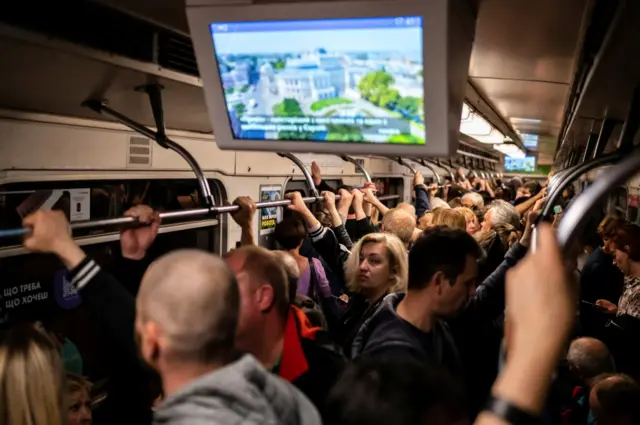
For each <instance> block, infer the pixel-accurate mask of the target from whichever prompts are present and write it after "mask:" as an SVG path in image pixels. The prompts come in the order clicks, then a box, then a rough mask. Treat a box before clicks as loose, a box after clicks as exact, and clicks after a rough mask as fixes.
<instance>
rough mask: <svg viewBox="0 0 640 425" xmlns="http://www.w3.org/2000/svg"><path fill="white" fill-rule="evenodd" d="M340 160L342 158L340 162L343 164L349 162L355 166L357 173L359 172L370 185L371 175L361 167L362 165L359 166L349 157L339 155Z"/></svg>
mask: <svg viewBox="0 0 640 425" xmlns="http://www.w3.org/2000/svg"><path fill="white" fill-rule="evenodd" d="M340 158H342V160H343V161H345V162H350V163H352V164H353V165H355V167H356V168H357V169H358V171H360V172H361V173H362V175H363V176H364V178H365V180H366V181H367V182H369V183H371V175H370V174H369V172H368V171H367V169H366V168H364V167H363V166H362V164H360V163H359V162H358V161H356V160H355V159H353V158H351V157H350V156H346V155H340Z"/></svg>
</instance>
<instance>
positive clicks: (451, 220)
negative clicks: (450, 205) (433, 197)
mask: <svg viewBox="0 0 640 425" xmlns="http://www.w3.org/2000/svg"><path fill="white" fill-rule="evenodd" d="M433 225H434V226H447V227H450V228H452V229H462V230H466V229H467V220H466V219H465V217H464V214H462V213H461V212H458V211H456V210H455V209H449V210H446V209H441V210H439V211H438V214H435V213H434V217H433Z"/></svg>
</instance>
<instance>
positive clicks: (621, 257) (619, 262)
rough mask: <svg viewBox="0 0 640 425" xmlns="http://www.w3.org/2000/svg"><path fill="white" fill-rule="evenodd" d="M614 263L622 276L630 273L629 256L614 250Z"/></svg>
mask: <svg viewBox="0 0 640 425" xmlns="http://www.w3.org/2000/svg"><path fill="white" fill-rule="evenodd" d="M615 255H616V257H615V260H614V263H615V264H616V266H618V268H619V269H620V270H621V271H622V273H624V274H629V273H630V272H631V264H630V263H629V254H627V253H626V252H624V251H621V250H619V249H617V248H616V250H615Z"/></svg>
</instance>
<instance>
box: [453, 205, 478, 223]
mask: <svg viewBox="0 0 640 425" xmlns="http://www.w3.org/2000/svg"><path fill="white" fill-rule="evenodd" d="M453 210H454V211H458V212H459V213H462V215H464V218H465V219H466V220H467V221H469V220H473V219H474V218H476V219H477V218H478V217H476V213H474V212H473V210H472V209H471V208H467V207H457V208H454V209H453Z"/></svg>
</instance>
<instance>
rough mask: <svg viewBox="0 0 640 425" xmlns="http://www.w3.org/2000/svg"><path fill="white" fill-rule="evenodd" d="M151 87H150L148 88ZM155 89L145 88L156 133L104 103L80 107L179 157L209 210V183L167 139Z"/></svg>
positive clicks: (91, 101) (211, 204)
mask: <svg viewBox="0 0 640 425" xmlns="http://www.w3.org/2000/svg"><path fill="white" fill-rule="evenodd" d="M150 87H151V86H150ZM153 87H155V88H147V89H146V91H147V93H149V100H150V101H151V109H152V111H153V117H154V119H155V121H156V125H157V126H158V131H153V130H151V129H150V128H149V127H147V126H145V125H142V124H140V123H139V122H136V121H134V120H132V119H130V118H129V117H127V116H125V115H123V114H121V113H119V112H118V111H115V110H113V109H111V108H109V107H108V106H107V105H106V102H104V101H100V100H95V99H89V100H86V101H84V102H82V106H84V107H85V108H89V109H91V110H92V111H94V112H97V113H99V114H102V115H107V116H109V117H111V118H113V119H115V120H116V121H118V122H119V123H121V124H123V125H125V126H127V127H129V128H130V129H132V130H133V131H135V132H138V133H140V134H142V135H143V136H146V137H148V138H149V139H152V140H155V141H156V142H157V143H158V144H159V145H160V146H162V147H163V148H165V149H170V150H172V151H174V152H176V153H177V154H178V155H180V156H181V157H182V158H183V159H184V160H185V161H186V162H187V164H189V167H191V169H192V170H193V172H194V173H195V175H196V179H197V180H198V186H199V187H200V195H201V197H202V200H203V202H204V204H205V206H206V207H208V208H211V207H214V206H215V205H216V202H215V199H214V198H213V194H212V193H211V188H210V187H209V182H208V181H207V179H206V177H205V176H204V172H203V171H202V168H201V167H200V164H198V161H196V159H195V158H194V157H193V155H191V153H189V151H187V150H186V149H185V148H183V147H182V146H181V145H179V144H178V143H176V142H174V141H173V140H171V139H169V138H168V137H167V136H166V134H165V129H164V116H163V113H162V97H161V95H160V90H161V87H160V86H157V85H154V86H153Z"/></svg>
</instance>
